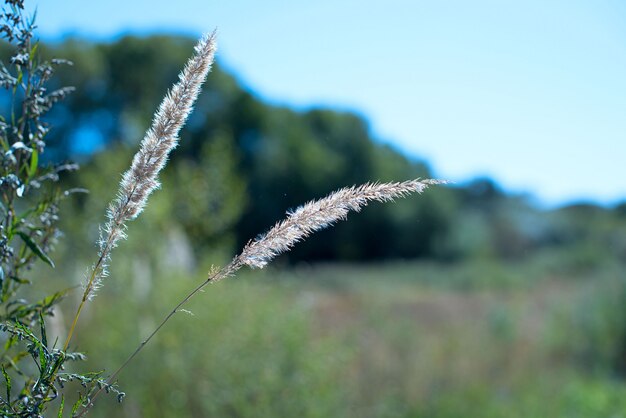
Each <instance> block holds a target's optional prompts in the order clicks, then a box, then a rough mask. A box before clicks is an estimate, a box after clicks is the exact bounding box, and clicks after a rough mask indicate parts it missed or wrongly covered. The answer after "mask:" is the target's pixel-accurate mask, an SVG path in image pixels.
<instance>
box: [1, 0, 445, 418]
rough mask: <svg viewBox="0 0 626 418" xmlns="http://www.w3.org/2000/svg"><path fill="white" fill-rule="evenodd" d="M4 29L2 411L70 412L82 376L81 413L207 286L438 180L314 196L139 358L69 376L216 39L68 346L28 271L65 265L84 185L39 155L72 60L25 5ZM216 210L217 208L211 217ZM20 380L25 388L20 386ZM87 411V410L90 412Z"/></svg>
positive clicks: (135, 190) (164, 116) (175, 90)
mask: <svg viewBox="0 0 626 418" xmlns="http://www.w3.org/2000/svg"><path fill="white" fill-rule="evenodd" d="M2 19H3V26H2V27H1V28H0V31H1V32H2V34H3V36H4V37H5V38H6V39H7V40H8V41H9V42H11V43H12V44H13V45H14V46H15V52H14V54H13V56H12V57H11V60H10V66H9V68H7V67H5V66H4V65H2V67H0V84H2V87H3V88H4V89H5V90H7V92H8V93H9V94H10V95H11V99H12V100H11V103H12V107H11V109H10V115H9V117H7V118H2V119H0V121H1V124H0V133H1V138H0V140H1V141H2V147H3V150H4V154H3V156H2V168H1V169H2V178H1V180H0V187H1V191H2V196H1V198H2V207H1V210H2V225H1V226H0V233H1V234H2V236H1V241H0V257H1V261H2V266H1V268H0V283H1V284H2V288H1V290H2V293H1V294H0V296H1V306H2V309H3V311H2V313H1V314H0V319H1V321H2V325H1V328H0V330H1V331H2V333H3V335H2V338H3V339H4V340H5V341H6V343H5V347H4V352H3V354H2V359H1V361H2V363H1V370H2V374H3V378H4V382H5V383H6V391H5V392H6V393H5V394H2V395H0V403H1V405H0V411H1V412H2V415H3V416H42V414H43V413H44V412H45V411H46V410H47V408H48V407H49V403H50V402H52V401H54V400H55V399H57V398H58V397H59V395H60V396H61V401H60V405H59V410H58V416H63V411H64V395H63V389H64V384H65V383H66V382H68V381H78V382H79V383H81V384H82V385H83V386H84V387H85V390H84V391H83V392H82V393H81V394H80V397H79V399H78V401H77V402H76V403H75V404H74V405H73V408H72V415H73V416H82V415H84V414H86V413H87V412H88V410H89V409H90V408H91V407H92V406H93V405H94V401H95V399H96V398H97V397H98V396H99V395H100V394H101V393H102V392H103V391H105V392H111V391H113V392H114V393H117V395H118V398H119V399H120V400H121V399H122V398H123V397H124V394H123V393H122V392H120V391H119V390H118V389H117V387H116V383H117V378H118V376H119V374H120V373H121V371H122V370H123V369H124V368H125V367H126V365H127V364H128V363H129V362H130V361H132V360H133V358H134V357H135V356H136V355H137V354H138V353H139V352H140V351H141V350H142V349H143V348H144V347H145V346H146V344H147V343H148V342H149V341H150V340H151V339H152V338H153V337H154V336H155V335H156V334H157V333H158V332H159V331H160V330H161V329H162V328H163V326H164V325H165V324H166V323H167V322H168V321H169V320H170V319H171V318H172V317H173V316H174V315H175V314H176V313H178V312H181V311H183V306H184V305H185V304H186V303H187V302H188V301H189V300H190V299H191V298H192V297H194V296H195V295H196V294H197V293H198V292H200V291H201V290H202V289H203V288H205V287H206V286H207V285H209V284H211V283H215V282H217V281H220V280H222V279H224V278H226V277H229V276H232V275H234V274H235V273H236V272H237V271H238V270H239V269H241V268H242V267H244V266H248V267H251V268H263V267H265V266H266V265H267V264H268V263H269V262H270V261H271V260H272V259H274V258H275V257H276V256H278V255H279V254H281V253H284V252H286V251H289V250H290V249H291V248H292V247H293V246H294V245H295V244H296V243H298V242H299V241H302V240H304V239H306V238H307V237H308V236H310V235H311V234H313V233H314V232H316V231H318V230H320V229H323V228H326V227H329V226H331V225H333V224H335V223H336V222H338V221H340V220H344V219H346V217H347V216H348V214H349V212H352V211H355V212H358V211H360V210H361V209H362V208H363V207H364V206H366V205H367V204H368V203H369V202H372V201H379V202H388V201H392V200H394V199H396V198H399V197H404V196H407V195H408V194H411V193H421V192H423V191H424V190H425V189H426V188H427V187H428V186H430V185H433V184H440V183H442V182H441V181H438V180H419V179H417V180H409V181H404V182H397V183H368V184H364V185H361V186H358V187H348V188H343V189H340V190H338V191H335V192H334V193H331V194H330V195H328V196H327V197H325V198H322V199H319V200H314V201H311V202H308V203H306V204H304V205H303V206H301V207H300V208H298V209H296V210H294V211H292V212H288V213H287V217H286V218H285V219H284V220H283V221H281V222H278V223H277V224H276V225H275V226H274V227H272V228H271V229H270V230H269V231H268V232H266V233H265V234H262V235H259V236H258V237H257V238H256V239H253V240H251V241H250V242H248V244H247V245H245V246H244V248H243V249H242V251H241V252H240V253H239V254H238V255H236V256H235V257H234V258H233V259H232V261H231V262H230V263H228V264H227V265H226V266H224V267H222V268H214V269H212V270H211V271H210V272H209V273H208V275H207V277H206V278H205V279H204V280H203V281H200V282H199V283H198V284H197V285H196V287H195V288H194V289H192V290H191V291H190V292H189V293H188V294H187V295H186V296H185V297H184V298H183V299H182V300H181V301H180V302H179V303H178V304H176V306H175V307H174V308H173V309H172V310H170V311H168V313H167V314H166V315H165V317H164V318H163V320H162V321H161V322H160V323H159V325H158V326H157V327H156V328H155V330H154V331H153V332H152V333H151V334H149V335H148V337H147V338H146V339H145V340H144V341H143V342H142V343H141V344H140V345H139V346H138V347H137V348H136V349H135V350H134V351H133V352H132V353H131V354H130V356H129V357H128V359H127V360H126V361H125V362H124V363H123V364H122V365H121V366H120V367H119V368H118V369H117V370H116V371H115V372H113V373H112V374H110V376H109V377H108V378H104V377H103V374H102V372H90V373H82V374H80V373H68V372H66V371H65V369H66V366H67V365H66V363H67V362H69V361H73V360H85V356H84V355H82V354H81V353H76V352H73V351H71V350H70V347H71V343H72V339H73V337H74V336H75V333H76V325H77V323H78V321H79V318H80V315H81V312H82V310H83V308H84V306H85V305H86V304H87V303H88V302H89V301H90V300H92V299H93V298H94V296H95V294H96V291H97V289H98V288H99V287H100V286H101V285H102V284H103V281H104V279H105V278H106V276H107V267H108V265H109V263H110V262H111V254H112V250H113V249H114V248H115V247H116V246H117V245H118V244H119V243H120V241H121V240H123V239H124V238H125V237H126V229H127V223H128V222H129V221H130V220H133V219H135V218H136V217H137V216H138V215H139V214H140V213H141V211H142V210H143V208H144V207H145V205H146V202H147V199H148V197H149V195H150V194H151V193H152V192H153V191H154V190H155V189H157V188H158V187H159V181H158V175H159V172H160V171H161V170H162V169H163V168H164V166H165V164H166V162H167V158H168V156H169V154H170V152H171V151H172V150H173V149H174V148H175V147H176V146H177V144H178V141H179V138H178V134H179V131H180V129H181V128H182V126H183V125H184V123H185V121H186V119H187V117H188V116H189V114H190V113H191V111H192V109H193V104H194V102H195V100H196V98H197V97H198V95H199V93H200V90H201V86H202V84H203V82H204V80H205V78H206V77H207V74H208V73H209V71H210V68H211V65H212V63H213V60H214V56H215V51H216V44H215V34H211V35H209V36H206V37H203V38H202V39H201V40H200V41H199V42H198V44H197V45H196V47H195V53H194V55H193V56H192V57H191V58H190V59H189V61H188V62H187V65H186V66H185V68H184V69H183V71H182V72H181V74H180V76H179V79H178V81H177V83H176V84H174V86H173V87H172V88H171V90H170V91H169V92H168V93H167V95H166V96H165V98H164V100H163V102H162V103H161V105H160V107H159V108H158V110H157V112H156V114H155V116H154V119H153V123H152V126H151V128H149V129H148V131H147V132H146V135H145V137H144V139H143V141H142V142H141V145H140V149H139V151H138V152H137V153H136V154H135V156H134V158H133V160H132V163H131V166H130V168H129V169H128V171H126V172H125V173H124V175H123V177H122V180H121V183H120V188H119V191H118V194H117V197H116V198H115V199H114V200H113V202H112V203H111V204H110V206H109V208H108V211H107V220H106V222H105V223H104V226H102V227H101V233H100V238H99V240H98V242H97V246H98V253H97V256H96V261H95V263H94V264H93V266H92V267H91V268H90V270H89V272H88V274H87V275H86V277H85V282H84V285H83V292H82V297H81V298H80V302H79V304H78V307H77V308H76V313H75V315H74V317H73V319H72V321H71V324H70V326H69V330H68V333H67V337H66V338H65V342H64V344H62V345H59V344H58V342H57V341H54V342H51V341H48V338H47V333H46V321H45V320H46V318H47V317H49V316H52V315H53V314H54V307H55V305H57V304H58V303H59V302H60V301H61V299H62V298H63V296H64V295H65V294H66V293H67V292H68V290H65V291H60V292H57V293H54V294H53V295H49V296H47V297H45V298H43V299H42V300H39V301H35V302H29V301H26V300H24V299H23V298H22V295H21V292H20V291H21V288H22V287H23V286H25V285H30V284H32V283H33V282H31V281H29V280H28V279H26V278H25V275H24V272H25V271H27V270H28V268H29V267H30V266H31V265H32V264H33V263H34V262H35V261H36V260H40V261H42V262H44V263H47V264H49V265H50V267H54V264H53V262H52V260H51V259H50V257H49V256H48V253H49V252H50V250H51V249H52V246H53V244H54V242H55V240H56V238H57V237H58V230H57V229H56V227H55V225H56V221H57V220H58V215H57V212H58V206H59V203H60V201H61V200H62V199H63V198H64V197H65V196H67V195H69V194H71V193H72V192H74V190H67V191H62V190H61V189H60V187H59V186H58V184H57V181H58V179H59V173H60V172H62V171H64V170H72V169H75V168H77V167H76V166H75V165H72V164H60V165H52V166H48V167H44V166H43V165H42V164H41V163H40V160H39V156H40V155H41V154H42V153H43V151H44V148H45V142H44V138H45V136H46V134H47V132H48V130H49V127H48V126H47V125H46V124H45V123H44V122H42V121H41V117H42V116H43V115H44V114H45V113H46V112H47V111H48V110H50V108H51V107H52V106H53V105H54V103H55V102H56V101H58V100H60V99H62V98H63V97H65V95H67V94H68V93H69V92H70V91H71V89H70V88H62V89H60V90H56V91H53V92H50V93H48V92H47V91H46V89H45V87H44V85H45V83H46V81H48V80H49V79H50V77H51V76H52V74H53V70H54V67H55V66H56V65H60V64H69V63H68V62H66V61H62V60H52V61H50V62H45V61H42V62H40V58H39V54H38V52H37V48H38V43H37V42H34V41H33V29H34V22H33V19H31V20H27V19H25V18H24V4H23V1H19V0H6V5H5V10H3V15H2ZM207 216H210V214H207ZM18 386H19V387H20V389H19V391H16V390H14V388H17V387H18ZM81 408H82V409H81Z"/></svg>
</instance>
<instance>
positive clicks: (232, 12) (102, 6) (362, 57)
mask: <svg viewBox="0 0 626 418" xmlns="http://www.w3.org/2000/svg"><path fill="white" fill-rule="evenodd" d="M31 4H33V3H31ZM38 22H39V27H40V34H41V35H42V37H43V38H44V39H58V38H60V37H62V36H64V35H67V34H81V35H85V36H89V37H91V38H96V39H101V40H108V39H111V38H113V37H115V36H118V35H119V34H121V33H125V32H129V31H130V32H137V33H150V32H162V31H175V32H179V33H180V32H182V33H188V34H191V35H199V34H200V33H202V32H209V31H211V30H213V29H214V28H215V27H217V28H218V32H219V42H220V52H219V59H220V60H221V63H222V64H223V65H225V66H226V67H227V68H229V69H231V70H232V71H234V72H235V74H236V75H237V76H238V77H239V79H240V80H242V81H243V82H244V83H245V84H246V85H247V86H248V87H250V88H251V89H253V90H254V91H255V92H257V93H258V94H259V95H260V96H261V97H263V98H264V99H267V100H269V101H271V102H274V103H281V104H288V105H292V106H295V107H298V108H307V107H310V106H316V105H325V106H332V107H336V108H341V109H351V110H355V111H357V112H359V113H361V114H363V115H365V116H366V117H367V118H368V120H369V121H370V123H371V126H372V129H373V132H374V133H375V135H376V136H377V137H378V138H380V140H382V141H386V142H390V143H392V144H395V145H396V146H397V147H398V148H400V149H402V150H405V151H406V152H407V153H409V154H411V155H415V156H419V157H422V158H425V159H426V160H427V161H429V162H430V163H431V165H432V167H433V169H434V171H435V174H436V175H437V176H439V177H442V178H447V179H452V180H455V181H461V182H462V181H464V180H467V179H469V178H471V177H474V176H478V175H489V176H492V177H494V178H495V179H496V180H497V181H499V182H500V183H501V184H502V185H503V186H504V187H505V188H507V189H508V190H511V191H516V192H522V191H527V192H530V193H532V194H534V195H535V196H537V197H538V199H539V202H541V203H543V204H545V205H548V206H552V205H558V204H562V203H564V202H569V201H572V200H594V201H597V202H601V203H605V204H612V203H615V202H617V201H619V200H624V199H626V162H625V161H624V160H625V159H626V1H623V0H594V1H588V0H585V1H577V0H553V1H545V0H529V1H507V0H492V1H484V0H477V1H466V0H463V1H460V0H457V1H454V0H450V1H446V0H442V1H435V0H431V1H417V0H389V1H366V0H360V1H357V0H334V1H331V0H317V1H309V0H306V1H304V0H289V1H286V0H284V1H279V0H265V1H251V0H232V1H210V0H177V1H171V0H168V1H165V0H151V1H146V0H139V1H132V0H125V1H121V0H108V1H102V2H98V1H85V0H40V1H39V3H38ZM155 105H156V104H155Z"/></svg>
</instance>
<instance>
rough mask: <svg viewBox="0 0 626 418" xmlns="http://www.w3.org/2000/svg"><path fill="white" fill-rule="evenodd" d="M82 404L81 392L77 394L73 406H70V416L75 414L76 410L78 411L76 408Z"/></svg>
mask: <svg viewBox="0 0 626 418" xmlns="http://www.w3.org/2000/svg"><path fill="white" fill-rule="evenodd" d="M82 404H83V395H82V394H80V393H79V394H78V400H77V401H76V402H75V403H74V406H72V414H71V415H72V416H74V415H76V411H78V408H80V407H81V405H82Z"/></svg>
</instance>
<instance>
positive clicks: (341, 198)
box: [238, 179, 446, 268]
mask: <svg viewBox="0 0 626 418" xmlns="http://www.w3.org/2000/svg"><path fill="white" fill-rule="evenodd" d="M442 183H446V182H445V181H442V180H432V179H428V180H409V181H404V182H401V183H366V184H363V185H361V186H358V187H356V186H353V187H346V188H343V189H340V190H337V191H336V192H334V193H331V194H330V195H328V196H327V197H325V198H323V199H319V200H313V201H311V202H308V203H306V204H304V205H302V206H300V207H299V208H297V209H296V210H295V211H293V212H288V214H287V218H286V219H284V220H282V221H280V222H278V223H277V224H276V225H275V226H274V227H273V228H272V229H270V230H269V231H268V232H267V233H266V234H264V235H261V236H259V237H258V238H257V239H255V240H254V241H252V242H250V243H248V244H247V245H246V246H245V247H244V249H243V251H242V252H241V254H240V255H239V257H238V261H239V262H241V263H242V264H245V265H247V266H249V267H252V268H263V267H265V266H266V265H267V263H268V262H270V261H271V260H272V259H273V258H274V257H276V256H277V255H279V254H281V253H284V252H286V251H289V250H290V249H291V248H292V247H293V246H294V245H295V244H296V243H298V242H300V241H302V240H304V239H305V238H306V237H308V236H309V235H311V234H312V233H314V232H316V231H319V230H320V229H324V228H326V227H328V226H331V225H333V224H335V223H336V222H338V221H341V220H345V219H346V218H347V217H348V213H349V212H350V211H354V212H359V211H360V210H361V208H362V207H364V206H366V205H367V204H368V202H370V201H373V200H376V201H379V202H388V201H391V200H394V199H396V198H398V197H404V196H406V195H408V194H411V193H421V192H423V191H424V189H426V188H427V187H428V186H429V185H431V184H442Z"/></svg>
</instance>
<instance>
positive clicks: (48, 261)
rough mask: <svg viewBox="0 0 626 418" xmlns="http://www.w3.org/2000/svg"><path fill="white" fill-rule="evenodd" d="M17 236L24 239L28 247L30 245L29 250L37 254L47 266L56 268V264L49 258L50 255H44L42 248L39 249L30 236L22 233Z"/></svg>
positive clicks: (18, 232) (19, 232)
mask: <svg viewBox="0 0 626 418" xmlns="http://www.w3.org/2000/svg"><path fill="white" fill-rule="evenodd" d="M16 234H17V235H19V236H20V238H22V240H23V241H24V242H25V243H26V245H28V248H30V250H31V251H32V252H33V253H35V254H36V255H37V257H39V258H41V259H42V260H43V261H44V262H45V263H46V264H48V265H49V266H50V267H52V268H54V262H53V261H52V260H51V259H50V257H48V254H46V253H44V252H43V250H42V249H41V247H39V245H37V243H36V242H35V241H33V240H32V238H31V237H29V236H28V234H26V233H24V232H22V231H17V232H16Z"/></svg>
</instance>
